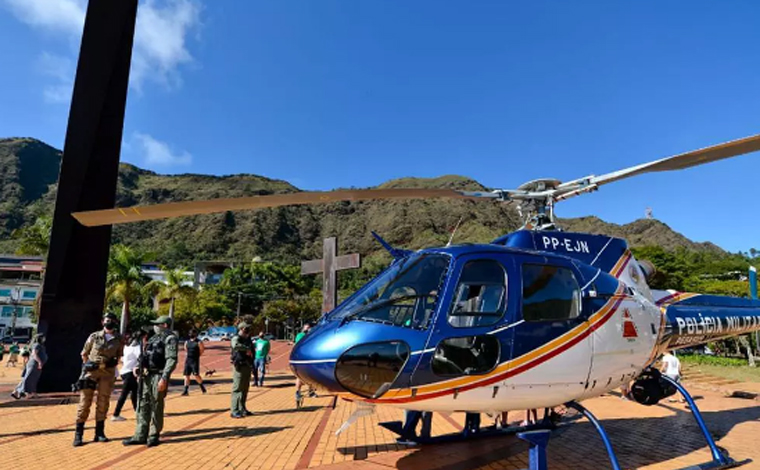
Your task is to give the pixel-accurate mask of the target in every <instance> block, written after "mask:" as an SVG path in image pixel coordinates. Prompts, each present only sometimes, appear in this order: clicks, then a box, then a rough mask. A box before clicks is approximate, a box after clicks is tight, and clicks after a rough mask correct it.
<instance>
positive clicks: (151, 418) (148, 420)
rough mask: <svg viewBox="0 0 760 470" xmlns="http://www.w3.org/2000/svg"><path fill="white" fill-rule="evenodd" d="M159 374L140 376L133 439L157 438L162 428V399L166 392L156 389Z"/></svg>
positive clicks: (159, 377)
mask: <svg viewBox="0 0 760 470" xmlns="http://www.w3.org/2000/svg"><path fill="white" fill-rule="evenodd" d="M160 381H161V374H147V375H145V376H144V377H142V384H141V385H142V390H141V392H140V396H139V397H138V399H137V400H138V401H137V428H135V435H134V437H133V439H135V440H137V441H145V440H146V439H149V438H150V439H158V437H159V436H160V435H161V430H162V429H163V428H164V399H165V398H166V392H159V391H158V382H160Z"/></svg>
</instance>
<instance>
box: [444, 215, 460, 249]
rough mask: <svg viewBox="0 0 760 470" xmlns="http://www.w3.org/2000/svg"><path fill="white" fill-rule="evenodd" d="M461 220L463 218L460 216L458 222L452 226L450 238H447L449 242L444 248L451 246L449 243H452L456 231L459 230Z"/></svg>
mask: <svg viewBox="0 0 760 470" xmlns="http://www.w3.org/2000/svg"><path fill="white" fill-rule="evenodd" d="M462 220H464V216H461V217H460V218H459V222H457V224H456V225H455V226H454V229H453V230H452V231H451V236H449V242H448V243H446V246H451V242H452V241H454V235H456V234H457V230H458V229H459V225H460V224H461V223H462Z"/></svg>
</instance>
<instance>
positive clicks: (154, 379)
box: [122, 315, 178, 447]
mask: <svg viewBox="0 0 760 470" xmlns="http://www.w3.org/2000/svg"><path fill="white" fill-rule="evenodd" d="M151 323H153V329H154V330H155V334H154V335H153V336H152V337H151V338H150V339H149V340H148V344H146V345H145V348H144V349H143V353H142V355H141V356H140V368H139V369H138V370H137V371H136V373H137V374H138V375H139V379H140V389H141V392H140V397H139V402H138V405H137V428H136V429H135V434H134V436H132V437H131V438H129V439H126V440H124V441H122V444H124V445H125V446H131V445H138V444H147V445H148V447H154V446H157V445H158V444H159V443H160V442H159V437H160V436H161V429H163V427H164V398H166V391H167V390H168V388H169V379H170V377H171V374H172V372H173V371H174V368H175V367H177V350H178V347H177V343H178V341H177V337H176V336H174V333H172V331H171V329H170V325H171V319H170V318H169V317H168V316H167V315H164V316H161V317H159V318H157V319H156V320H153V321H152V322H151Z"/></svg>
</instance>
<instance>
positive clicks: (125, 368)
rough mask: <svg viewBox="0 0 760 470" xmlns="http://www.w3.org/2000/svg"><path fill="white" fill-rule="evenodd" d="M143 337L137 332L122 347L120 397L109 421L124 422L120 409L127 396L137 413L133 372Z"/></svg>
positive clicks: (136, 383)
mask: <svg viewBox="0 0 760 470" xmlns="http://www.w3.org/2000/svg"><path fill="white" fill-rule="evenodd" d="M144 337H145V332H144V331H142V330H137V331H135V332H134V333H132V334H131V335H129V336H128V338H127V346H125V347H124V355H123V356H122V358H121V369H120V370H119V375H120V376H121V384H122V385H121V395H119V401H117V402H116V409H115V410H114V412H113V417H112V418H111V421H126V419H125V418H124V417H123V416H121V409H122V408H123V407H124V403H125V402H126V401H127V396H129V398H130V401H131V402H132V408H133V409H134V410H135V411H137V389H138V384H139V383H138V381H137V380H138V379H137V377H136V376H135V374H134V370H135V369H137V368H138V366H139V363H140V354H141V353H142V344H143V338H144Z"/></svg>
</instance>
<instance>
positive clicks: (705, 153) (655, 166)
mask: <svg viewBox="0 0 760 470" xmlns="http://www.w3.org/2000/svg"><path fill="white" fill-rule="evenodd" d="M758 150H760V134H758V135H753V136H751V137H745V138H744V139H739V140H732V141H730V142H726V143H724V144H720V145H715V146H713V147H707V148H703V149H699V150H694V151H692V152H687V153H682V154H681V155H675V156H673V157H667V158H663V159H660V160H655V161H653V162H649V163H644V164H641V165H636V166H633V167H630V168H626V169H623V170H618V171H613V172H612V173H607V174H604V175H601V176H593V177H591V178H590V180H589V181H588V183H589V184H596V185H602V184H607V183H612V182H613V181H618V180H621V179H623V178H630V177H631V176H636V175H640V174H642V173H652V172H655V171H670V170H683V169H685V168H690V167H693V166H697V165H703V164H705V163H710V162H714V161H718V160H723V159H724V158H731V157H736V156H739V155H744V154H745V153H751V152H756V151H758Z"/></svg>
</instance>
